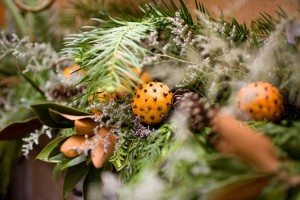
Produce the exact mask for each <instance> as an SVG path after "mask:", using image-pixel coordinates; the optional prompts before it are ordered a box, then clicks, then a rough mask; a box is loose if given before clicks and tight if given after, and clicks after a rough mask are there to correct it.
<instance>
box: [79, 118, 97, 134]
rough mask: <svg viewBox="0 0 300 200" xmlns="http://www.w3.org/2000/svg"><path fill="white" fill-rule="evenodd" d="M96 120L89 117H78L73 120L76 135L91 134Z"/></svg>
mask: <svg viewBox="0 0 300 200" xmlns="http://www.w3.org/2000/svg"><path fill="white" fill-rule="evenodd" d="M96 126H97V124H96V122H95V121H94V120H93V119H91V118H84V119H78V120H75V122H74V127H75V132H76V134H78V135H89V136H91V135H93V134H94V128H95V127H96Z"/></svg>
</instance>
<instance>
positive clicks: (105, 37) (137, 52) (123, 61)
mask: <svg viewBox="0 0 300 200" xmlns="http://www.w3.org/2000/svg"><path fill="white" fill-rule="evenodd" d="M94 20H97V21H100V22H102V23H103V21H102V20H100V19H94ZM153 27H154V23H153V22H151V21H142V22H121V21H117V20H115V19H112V18H111V19H110V21H108V22H104V24H103V26H102V27H98V28H96V27H86V28H90V29H91V30H90V31H86V32H82V33H79V34H75V35H71V36H69V37H68V38H66V43H65V44H66V48H65V49H64V50H63V54H64V55H65V56H66V57H68V58H71V59H74V60H75V62H76V63H77V64H79V65H80V66H81V67H82V68H83V69H84V70H85V71H86V76H85V77H84V78H83V79H82V82H88V83H89V85H90V87H89V88H88V93H87V94H91V93H94V92H96V91H99V90H101V91H108V92H115V91H120V90H121V91H122V90H125V91H128V90H130V87H131V86H132V87H135V86H136V84H137V82H138V80H139V79H138V77H137V75H135V73H134V72H133V68H141V67H142V66H141V62H142V59H143V57H144V56H145V55H146V54H147V50H146V49H145V48H143V47H142V46H141V42H142V40H143V39H145V38H146V36H147V33H148V32H149V31H151V30H152V29H153Z"/></svg>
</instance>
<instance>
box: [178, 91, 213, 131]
mask: <svg viewBox="0 0 300 200" xmlns="http://www.w3.org/2000/svg"><path fill="white" fill-rule="evenodd" d="M176 109H177V110H181V111H183V112H185V113H186V114H187V115H188V118H189V119H188V121H189V123H190V127H191V128H192V129H193V130H196V131H199V130H201V129H202V128H204V127H206V126H211V122H212V120H213V118H214V117H215V115H216V111H215V109H214V108H213V107H211V105H210V104H209V103H208V102H207V101H206V100H204V99H203V98H200V97H199V95H198V94H197V93H194V92H189V93H185V94H183V96H182V97H181V98H180V100H179V101H178V103H177V107H176Z"/></svg>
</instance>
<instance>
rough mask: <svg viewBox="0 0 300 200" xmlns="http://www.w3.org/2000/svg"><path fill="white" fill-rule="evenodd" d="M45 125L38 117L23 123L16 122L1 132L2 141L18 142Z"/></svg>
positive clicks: (0, 138)
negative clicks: (17, 140)
mask: <svg viewBox="0 0 300 200" xmlns="http://www.w3.org/2000/svg"><path fill="white" fill-rule="evenodd" d="M42 126H43V124H42V123H41V122H40V120H39V119H38V118H37V117H33V118H30V119H27V120H26V121H22V122H14V123H12V124H10V125H8V126H7V127H5V128H4V129H3V130H1V131H0V140H16V139H20V138H23V137H25V136H26V135H28V134H29V133H31V132H33V131H35V130H36V129H40V128H41V127H42Z"/></svg>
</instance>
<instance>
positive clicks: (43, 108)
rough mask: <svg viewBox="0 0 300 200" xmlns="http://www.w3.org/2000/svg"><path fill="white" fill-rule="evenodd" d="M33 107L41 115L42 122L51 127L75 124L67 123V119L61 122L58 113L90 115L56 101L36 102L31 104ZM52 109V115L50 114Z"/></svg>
mask: <svg viewBox="0 0 300 200" xmlns="http://www.w3.org/2000/svg"><path fill="white" fill-rule="evenodd" d="M31 108H32V109H33V110H34V112H35V113H36V115H37V116H38V117H39V119H40V120H41V122H42V123H44V124H45V125H47V126H49V127H51V128H70V127H72V126H73V124H72V123H66V121H65V120H64V121H62V122H60V121H59V119H58V118H56V117H58V116H57V113H62V114H69V115H79V116H84V115H90V114H89V113H86V112H83V111H81V110H78V109H75V108H71V107H67V106H62V105H59V104H55V103H41V104H35V105H31ZM50 109H51V113H52V115H51V114H50ZM54 112H55V114H54Z"/></svg>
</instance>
